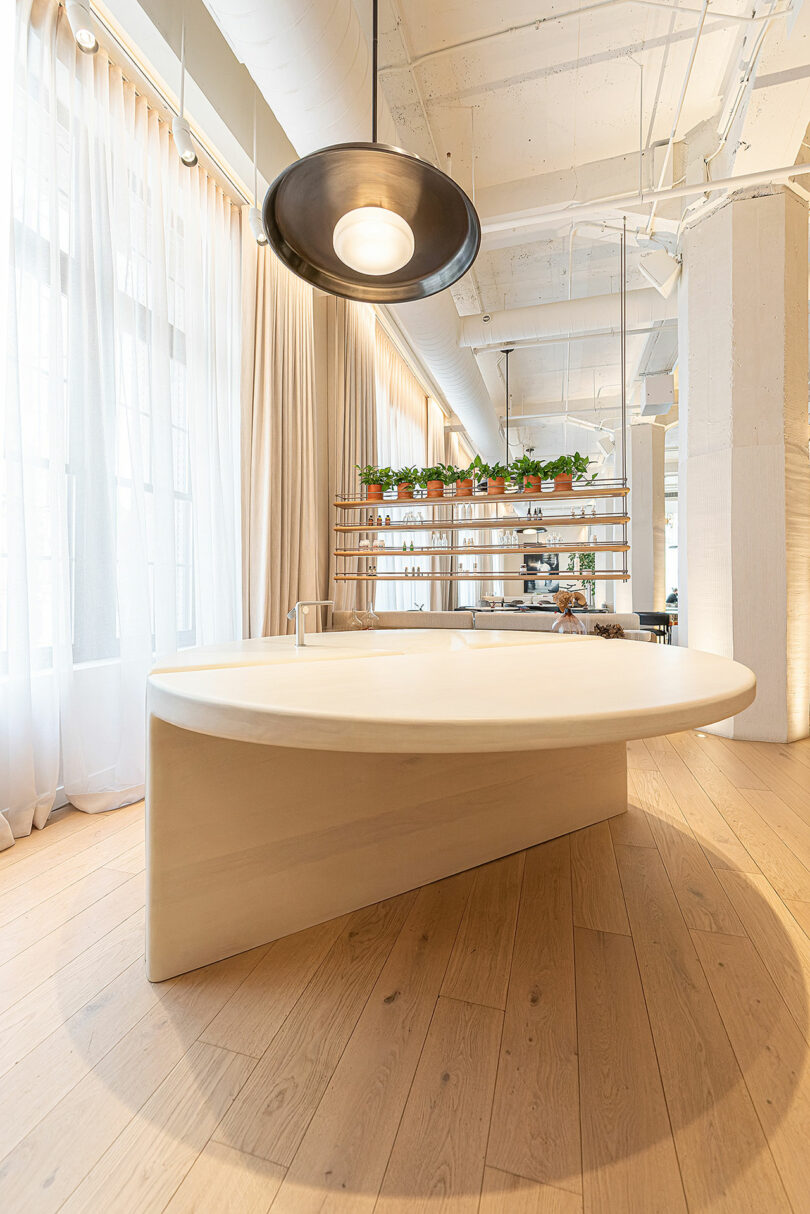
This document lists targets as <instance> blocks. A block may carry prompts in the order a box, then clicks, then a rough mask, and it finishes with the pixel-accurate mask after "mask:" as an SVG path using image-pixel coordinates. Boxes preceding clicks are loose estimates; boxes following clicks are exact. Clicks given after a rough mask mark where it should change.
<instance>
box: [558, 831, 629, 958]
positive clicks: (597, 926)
mask: <svg viewBox="0 0 810 1214" xmlns="http://www.w3.org/2000/svg"><path fill="white" fill-rule="evenodd" d="M569 839H570V842H571V897H572V904H573V912H574V926H575V927H589V928H592V929H593V930H594V931H597V932H618V933H619V934H620V935H624V936H629V935H630V924H629V923H628V922H627V910H626V909H625V905H624V895H623V894H622V886H621V882H620V881H619V870H618V869H617V867H616V857H615V855H614V854H613V843H612V842H611V836H610V827H609V826H608V824H607V822H597V824H596V825H595V826H586V827H585V829H584V830H575V831H574V832H573V833H572V834H571V835H569Z"/></svg>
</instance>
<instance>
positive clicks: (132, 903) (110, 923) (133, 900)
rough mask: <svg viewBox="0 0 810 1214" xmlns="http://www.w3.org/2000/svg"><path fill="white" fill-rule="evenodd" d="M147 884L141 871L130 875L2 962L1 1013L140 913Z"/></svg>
mask: <svg viewBox="0 0 810 1214" xmlns="http://www.w3.org/2000/svg"><path fill="white" fill-rule="evenodd" d="M145 886H146V883H145V880H144V876H143V874H142V873H139V874H138V875H137V876H135V877H130V879H129V880H128V881H126V882H124V884H123V885H119V886H118V887H117V889H114V890H113V891H112V892H111V893H109V894H106V895H105V896H104V897H102V898H100V899H99V900H98V901H97V902H95V903H94V904H93V905H92V906H90V907H88V908H87V910H85V911H82V912H81V913H80V914H78V915H75V916H74V917H73V918H72V919H70V920H69V921H68V922H67V923H65V924H62V925H60V926H59V927H56V928H54V930H53V931H51V932H48V933H47V934H46V935H42V936H41V937H40V939H39V940H37V941H36V943H34V944H31V945H29V947H28V948H27V949H25V950H24V951H23V952H20V953H18V954H17V955H16V956H15V957H13V958H12V959H11V960H9V961H6V962H4V964H2V965H0V1013H2V1012H5V1011H6V1010H7V1009H8V1008H9V1007H11V1006H12V1004H14V1003H16V1002H17V1000H18V999H22V998H23V997H24V996H25V995H28V994H30V992H31V991H32V990H34V989H35V988H36V987H38V986H40V985H41V984H42V983H43V982H45V981H46V979H48V978H51V977H52V976H53V975H54V974H56V973H57V972H58V971H59V970H61V969H64V967H65V966H66V965H68V964H69V963H70V962H71V961H74V960H75V959H76V958H77V957H79V956H80V955H81V954H82V953H83V952H84V951H85V950H86V949H88V948H90V947H91V946H92V945H94V944H97V943H98V941H99V940H102V939H103V938H104V936H106V935H108V934H109V932H110V931H111V930H112V929H113V928H115V927H117V926H118V925H119V924H120V923H123V922H124V921H125V920H126V919H129V918H130V917H131V916H132V915H134V914H137V912H138V911H139V910H141V909H142V908H143V904H144V894H145Z"/></svg>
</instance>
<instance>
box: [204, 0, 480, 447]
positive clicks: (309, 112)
mask: <svg viewBox="0 0 810 1214" xmlns="http://www.w3.org/2000/svg"><path fill="white" fill-rule="evenodd" d="M206 4H207V6H208V8H209V10H210V12H211V14H212V16H213V17H214V19H215V21H216V22H217V25H218V26H219V28H220V29H221V31H222V33H223V34H224V36H225V37H226V38H227V40H228V42H229V43H230V45H231V47H232V48H233V50H234V52H235V54H236V55H237V57H238V58H239V59H240V60H241V61H242V62H243V63H244V64H245V66H246V67H247V69H248V71H249V72H250V74H251V76H252V77H253V79H254V80H255V82H256V84H257V85H258V87H259V89H260V90H261V92H262V94H263V96H264V98H265V100H266V102H267V104H268V105H269V106H270V108H271V110H272V111H273V113H274V114H275V116H276V118H277V119H278V121H279V122H280V123H281V125H282V127H283V128H284V131H285V133H286V135H287V137H288V139H289V140H290V142H291V143H292V145H293V147H294V148H295V150H296V151H297V152H298V154H299V156H305V155H307V154H308V153H309V152H313V151H315V149H316V148H320V147H326V146H328V145H330V144H333V143H342V142H350V141H352V140H368V139H369V138H370V136H371V56H370V53H369V48H368V45H367V43H366V40H365V37H364V35H363V31H362V28H361V26H360V22H359V20H358V17H357V13H356V12H355V9H354V6H353V4H352V0H272V2H271V0H206ZM379 126H380V139H381V140H382V141H383V142H397V140H396V135H395V128H394V124H393V122H392V120H391V116H390V114H389V113H388V110H387V107H386V105H385V102H384V100H383V99H382V98H380V123H379ZM393 312H394V313H395V315H396V318H397V321H398V323H399V324H400V325H401V327H402V328H403V330H404V331H405V334H406V336H407V337H408V339H409V340H410V341H411V343H412V344H413V347H414V349H415V351H416V353H417V354H418V356H419V357H420V358H421V359H422V361H423V362H424V364H425V366H426V367H427V369H428V370H429V372H430V374H431V375H432V376H433V379H434V380H435V381H436V384H437V385H438V387H439V388H440V390H441V391H442V392H443V393H444V395H445V396H446V398H447V401H448V403H449V405H450V406H451V407H452V408H453V410H454V411H455V413H456V415H457V416H458V418H459V420H460V421H461V422H462V424H463V425H464V427H465V428H466V430H467V432H468V434H469V436H470V438H471V439H472V441H473V443H474V444H475V445H476V446H477V447H478V448H479V449H480V450H481V452H482V454H483V455H484V456H485V457H488V458H490V459H491V458H494V457H495V456H496V455H497V453H498V451H499V450H500V448H501V440H500V433H499V429H498V422H497V418H496V415H495V409H494V406H493V404H492V401H491V400H490V397H489V394H488V392H487V390H486V387H485V385H484V381H483V379H482V378H481V372H480V370H479V368H478V364H477V362H476V360H475V356H474V354H473V353H472V351H471V350H466V349H459V344H458V339H459V330H460V321H459V317H458V313H457V311H456V308H455V305H454V304H453V301H452V298H451V297H450V296H449V295H448V294H447V292H442V293H441V294H440V295H437V296H433V297H432V298H430V299H425V300H420V301H419V302H418V303H409V304H400V305H397V306H396V307H395V308H393Z"/></svg>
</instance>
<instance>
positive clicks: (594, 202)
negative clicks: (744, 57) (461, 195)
mask: <svg viewBox="0 0 810 1214" xmlns="http://www.w3.org/2000/svg"><path fill="white" fill-rule="evenodd" d="M806 173H810V164H790V165H786V166H785V167H784V168H781V169H762V170H760V171H759V172H756V173H741V174H740V176H739V177H724V178H722V179H718V180H717V181H702V182H693V183H692V184H691V185H678V186H673V187H671V188H670V189H667V190H645V191H644V192H643V193H642V194H639V193H635V194H616V195H614V196H613V197H610V196H608V197H606V198H594V199H591V200H590V201H589V202H570V203H569V204H568V205H567V206H565V207H554V208H553V209H551V208H550V209H547V210H533V211H527V212H525V213H523V214H520V215H513V216H512V217H511V218H509V219H491V220H484V221H483V222H482V224H481V231H482V232H483V234H484V236H485V237H486V236H487V235H489V234H491V233H493V232H513V231H519V230H520V229H522V228H541V227H546V226H548V225H551V224H560V223H566V222H568V223H570V222H577V223H578V222H579V219H580V216H582V215H608V214H610V213H618V214H620V215H621V214H627V215H629V214H631V213H632V212H633V211H635V210H637V209H638V208H639V207H642V206H646V205H647V204H649V203H651V202H655V203H661V202H673V201H674V200H675V199H677V198H696V197H697V196H698V195H699V194H713V193H716V192H717V191H718V190H722V191H724V192H728V191H729V190H742V189H746V188H747V187H748V186H752V185H779V184H781V183H783V182H785V181H788V180H789V179H790V178H791V177H803V176H804V175H805V174H806Z"/></svg>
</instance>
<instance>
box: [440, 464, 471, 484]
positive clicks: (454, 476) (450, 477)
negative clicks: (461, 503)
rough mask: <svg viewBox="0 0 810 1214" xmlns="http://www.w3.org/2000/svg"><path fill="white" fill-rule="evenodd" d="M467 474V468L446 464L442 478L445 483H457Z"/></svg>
mask: <svg viewBox="0 0 810 1214" xmlns="http://www.w3.org/2000/svg"><path fill="white" fill-rule="evenodd" d="M466 475H467V470H466V468H454V467H453V466H452V464H445V465H444V472H443V473H442V476H441V478H440V479H441V480H443V481H444V483H445V485H455V484H456V483H457V482H458V481H461V480H464V478H465V476H466Z"/></svg>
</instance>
